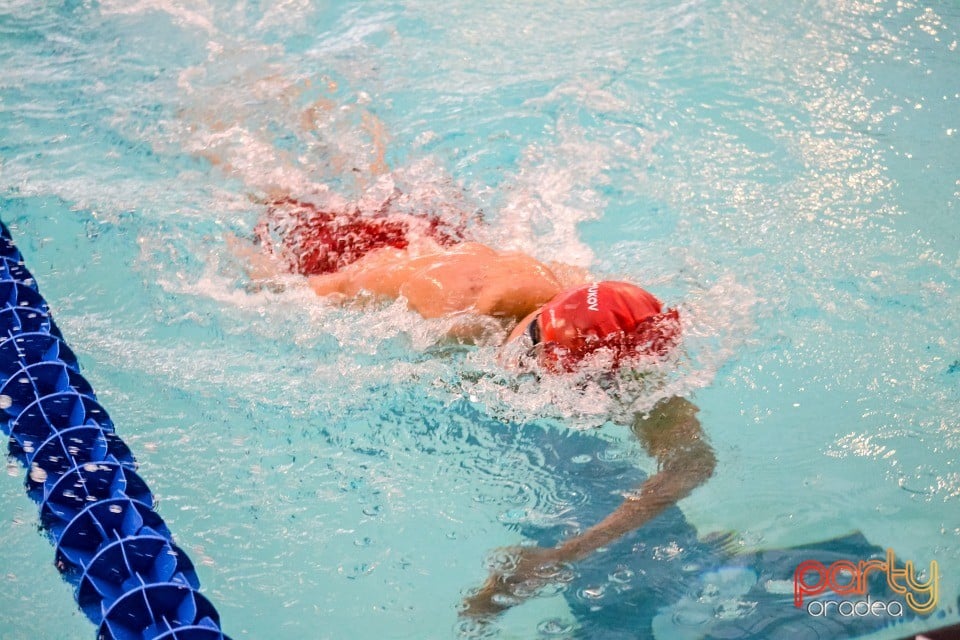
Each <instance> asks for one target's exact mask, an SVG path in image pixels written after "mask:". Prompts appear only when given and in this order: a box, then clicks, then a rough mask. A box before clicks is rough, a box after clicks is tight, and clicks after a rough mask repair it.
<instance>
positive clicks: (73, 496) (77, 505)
mask: <svg viewBox="0 0 960 640" xmlns="http://www.w3.org/2000/svg"><path fill="white" fill-rule="evenodd" d="M0 428H2V430H3V432H4V433H5V434H6V435H7V436H9V451H10V454H11V455H12V456H14V457H15V458H17V459H18V460H19V461H20V462H21V463H22V464H23V465H24V466H25V467H26V469H27V473H26V479H25V484H26V488H27V493H28V495H30V497H32V498H33V499H34V500H35V501H36V502H38V503H39V505H40V522H41V524H42V525H43V527H44V528H45V529H46V530H47V532H48V534H49V535H50V537H51V538H52V540H53V543H54V545H55V546H56V556H55V557H56V566H57V568H58V569H59V570H60V571H61V573H62V574H63V576H64V578H65V579H66V580H68V581H69V582H71V583H72V584H73V585H74V586H75V587H76V598H77V603H78V604H79V605H80V608H81V609H82V610H83V612H84V613H85V614H86V615H87V617H89V618H90V620H92V621H93V623H94V624H96V625H98V630H97V638H98V640H229V638H227V636H225V635H224V633H223V631H222V630H221V629H220V616H219V614H218V613H217V610H216V609H215V608H214V606H213V605H212V604H211V603H210V601H209V600H207V598H205V597H204V596H203V595H201V594H200V592H199V587H200V581H199V580H198V579H197V574H196V571H195V570H194V567H193V563H192V562H191V561H190V558H188V557H187V554H186V553H184V552H183V550H182V549H180V548H179V547H178V546H176V545H175V544H174V542H173V537H172V535H171V533H170V530H169V529H168V528H167V525H166V524H165V523H164V521H163V519H162V518H161V517H160V515H159V514H158V513H157V512H156V511H154V505H155V501H154V498H153V494H152V493H151V492H150V489H149V487H148V486H147V484H146V482H144V480H143V478H141V477H140V476H139V475H138V474H137V471H136V469H137V464H136V460H135V459H134V457H133V454H132V453H131V451H130V449H129V448H128V447H127V445H126V444H124V442H123V440H121V439H120V438H119V436H117V434H116V433H115V430H114V425H113V421H112V420H111V419H110V416H109V415H108V414H107V411H106V409H104V408H103V407H102V406H100V403H99V402H97V397H96V395H95V394H94V392H93V388H92V387H91V386H90V383H88V382H87V380H86V379H85V378H84V377H83V375H82V374H81V373H80V365H79V364H78V363H77V358H76V356H75V355H74V354H73V352H72V351H71V350H70V348H69V347H68V346H67V344H66V343H65V342H64V340H63V334H62V333H61V332H60V330H59V329H58V328H57V325H56V324H55V323H54V321H53V318H52V317H51V316H50V310H49V307H48V306H47V303H46V301H45V300H44V299H43V297H42V296H41V295H40V291H39V288H38V287H37V283H36V281H35V280H34V278H33V276H32V275H31V274H30V272H29V271H28V270H27V268H26V266H24V263H23V256H22V255H21V254H20V251H19V250H18V249H17V247H16V245H15V244H14V243H13V240H12V238H11V236H10V231H9V230H8V229H7V227H6V225H4V224H3V223H2V222H0Z"/></svg>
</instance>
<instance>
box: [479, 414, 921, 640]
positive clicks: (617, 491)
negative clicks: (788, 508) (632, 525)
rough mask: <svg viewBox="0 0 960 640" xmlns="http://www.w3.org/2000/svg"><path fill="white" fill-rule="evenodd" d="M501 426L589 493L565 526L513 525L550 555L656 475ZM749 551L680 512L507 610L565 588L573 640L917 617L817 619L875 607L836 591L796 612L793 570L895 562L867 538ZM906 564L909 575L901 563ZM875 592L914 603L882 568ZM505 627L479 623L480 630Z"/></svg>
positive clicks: (814, 634)
mask: <svg viewBox="0 0 960 640" xmlns="http://www.w3.org/2000/svg"><path fill="white" fill-rule="evenodd" d="M478 417H479V416H478ZM492 428H495V429H497V439H498V441H499V442H500V443H501V444H503V445H504V446H505V447H520V448H523V449H535V450H536V451H537V453H538V455H539V456H542V464H543V466H544V468H546V469H548V470H549V471H550V473H551V476H552V477H555V478H558V482H561V483H562V484H563V486H564V491H565V492H568V493H570V494H571V495H573V494H577V495H583V496H588V498H587V499H585V500H582V501H581V503H579V504H576V505H573V506H572V507H569V508H566V509H565V510H564V512H563V516H562V517H561V518H550V516H549V514H547V515H545V516H541V517H538V518H537V519H536V521H533V519H532V518H521V519H519V522H518V523H517V524H513V525H510V526H512V527H513V528H515V530H517V531H518V533H521V534H522V535H523V536H524V538H526V539H527V540H528V541H530V542H532V543H535V544H536V545H537V546H538V547H541V548H552V547H554V546H556V545H557V544H559V543H561V542H562V541H563V540H565V539H568V538H569V537H570V534H571V532H570V528H571V522H576V523H578V524H579V525H580V526H581V527H586V526H590V525H591V524H592V523H594V522H596V521H599V520H601V519H603V518H604V517H605V516H607V515H608V514H610V513H611V512H612V511H614V510H615V509H616V508H617V506H618V505H619V504H620V503H621V502H622V500H623V496H624V495H625V494H627V493H628V492H630V491H632V490H633V489H634V488H635V487H637V486H639V485H640V484H641V483H642V482H643V481H644V480H645V479H646V477H647V476H646V474H645V473H644V472H643V471H641V470H640V469H638V468H637V465H636V464H635V461H633V460H631V459H629V458H627V457H625V456H623V455H622V453H620V452H619V451H617V450H616V445H611V444H610V443H608V442H606V441H604V440H603V439H601V438H598V437H596V435H593V434H591V433H589V432H581V431H574V430H568V431H563V430H558V429H556V428H541V427H539V426H529V425H528V426H520V425H513V424H498V425H496V426H494V427H492ZM611 447H613V449H611ZM738 546H739V545H738V543H737V541H736V539H735V536H732V535H728V534H716V535H707V536H701V535H699V534H698V532H697V531H696V530H695V529H694V527H693V526H692V525H691V524H690V523H689V522H687V520H686V518H685V517H684V515H683V512H682V511H681V510H680V508H678V507H677V506H670V507H668V508H667V509H666V510H664V511H663V512H662V513H661V514H660V515H658V516H656V517H654V518H653V519H651V520H650V521H648V522H647V523H646V524H645V525H643V526H642V527H640V528H638V529H636V530H633V531H631V532H629V533H627V534H625V535H624V536H623V537H622V538H620V539H619V540H616V541H615V542H613V543H611V544H609V545H607V546H605V547H604V548H603V549H602V550H600V551H597V552H595V553H593V554H591V555H590V556H588V557H586V558H584V559H582V560H579V561H576V562H574V563H572V564H570V565H565V566H561V567H559V568H558V567H553V568H552V569H549V570H548V572H551V573H552V575H553V576H554V580H553V584H552V585H551V584H549V583H550V581H549V580H544V581H543V582H542V583H541V584H539V585H527V586H526V589H527V591H526V592H525V593H521V595H520V597H518V598H516V599H515V600H513V601H510V598H509V597H508V598H507V599H506V601H504V602H505V604H504V606H503V610H506V609H507V608H509V607H510V606H512V605H513V606H523V605H522V601H523V600H524V599H525V598H526V597H528V596H530V597H536V596H537V592H538V591H539V590H542V589H544V588H545V587H546V589H545V591H544V592H543V593H544V594H545V595H550V594H555V593H556V592H557V590H558V589H559V590H560V591H561V592H562V594H563V597H564V599H565V601H566V604H567V606H568V607H569V610H570V612H571V613H572V615H573V616H574V618H575V622H574V623H573V624H572V627H573V629H571V631H570V633H572V634H573V635H572V636H567V637H576V638H584V639H589V640H644V639H653V638H657V639H659V640H694V639H720V638H724V639H737V640H778V639H781V638H782V639H787V640H821V639H842V638H856V637H860V636H863V635H866V634H869V633H872V632H875V631H878V630H880V629H883V628H887V627H891V626H894V625H896V624H898V623H900V622H904V621H907V620H912V619H916V618H917V617H918V616H917V615H916V614H914V613H913V611H912V610H911V609H910V608H909V607H908V606H906V605H903V606H902V607H901V611H902V616H892V615H866V616H850V615H840V614H839V613H838V612H837V610H836V605H835V604H834V606H833V607H830V608H829V609H828V611H827V612H826V614H825V615H814V614H816V613H818V611H819V610H814V611H813V614H811V613H810V612H809V611H808V605H809V603H810V601H811V600H816V601H818V602H826V601H833V602H834V603H838V602H842V601H850V600H853V601H856V600H864V599H865V598H866V596H847V597H839V596H836V595H835V594H833V593H829V592H824V593H822V594H819V595H817V596H816V597H813V598H807V599H805V600H804V602H803V606H802V607H799V608H798V607H796V606H795V605H794V573H795V571H796V570H797V567H798V566H799V565H800V564H801V563H804V562H808V561H817V562H820V563H822V564H823V565H824V566H825V567H830V566H831V565H832V564H833V563H835V562H838V561H846V562H850V563H852V564H853V565H854V566H856V565H858V563H859V562H860V561H862V560H871V559H876V560H885V559H886V554H887V550H886V549H884V548H881V547H879V546H877V545H874V544H871V543H870V542H869V541H868V540H867V539H866V538H865V537H864V536H863V535H862V534H861V533H859V532H855V533H851V534H848V535H845V536H842V537H838V538H834V539H830V540H824V541H819V542H815V543H811V544H805V545H801V546H796V547H790V548H786V549H772V550H760V551H750V552H742V551H740V550H739V549H738ZM897 565H898V567H899V568H901V569H902V568H903V565H902V564H901V563H900V562H899V561H898V562H897ZM558 576H559V578H558ZM866 592H867V593H868V594H869V598H870V601H871V602H878V601H883V602H893V601H897V602H901V603H902V602H903V599H902V597H901V596H898V594H896V593H894V591H893V590H892V589H891V588H890V587H889V585H888V584H887V581H886V574H885V573H883V572H881V571H876V572H873V573H870V574H869V575H867V577H866ZM473 593H475V591H474V592H473ZM531 594H532V595H531ZM469 597H470V594H468V600H469ZM814 609H816V608H815V607H814ZM894 613H897V612H896V611H894ZM494 619H495V618H494V616H489V615H488V616H480V617H476V621H478V622H479V623H480V624H489V623H492V622H493V621H494Z"/></svg>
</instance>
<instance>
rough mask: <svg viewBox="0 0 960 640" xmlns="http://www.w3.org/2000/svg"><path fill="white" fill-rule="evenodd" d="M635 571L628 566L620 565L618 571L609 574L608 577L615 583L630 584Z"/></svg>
mask: <svg viewBox="0 0 960 640" xmlns="http://www.w3.org/2000/svg"><path fill="white" fill-rule="evenodd" d="M634 575H635V574H634V572H633V571H632V570H631V569H628V568H627V567H618V568H617V570H616V571H614V572H613V573H611V574H610V575H609V576H607V579H608V580H610V582H612V583H614V584H621V585H622V584H628V583H629V582H630V581H631V580H633V578H634Z"/></svg>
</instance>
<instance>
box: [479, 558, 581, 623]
mask: <svg viewBox="0 0 960 640" xmlns="http://www.w3.org/2000/svg"><path fill="white" fill-rule="evenodd" d="M507 553H508V554H509V556H510V559H511V560H510V561H508V562H507V563H506V564H507V567H504V568H498V569H494V570H493V572H492V573H491V574H490V577H489V578H487V581H486V582H485V583H484V584H483V586H482V587H480V589H479V590H477V592H476V593H474V594H473V595H471V596H470V597H468V598H466V599H465V600H464V602H463V609H462V610H461V615H463V616H467V617H470V618H491V617H493V616H496V615H498V614H500V613H502V612H503V611H506V610H507V609H509V608H510V607H512V606H514V605H517V604H520V603H521V602H523V601H524V600H526V599H527V598H529V597H531V596H533V595H535V594H536V592H537V591H538V590H539V589H540V588H541V587H543V586H545V585H547V584H549V583H551V582H554V581H556V580H557V579H558V577H559V576H560V574H561V566H560V563H561V561H562V558H561V552H560V550H559V549H544V548H543V547H514V548H510V549H508V550H507Z"/></svg>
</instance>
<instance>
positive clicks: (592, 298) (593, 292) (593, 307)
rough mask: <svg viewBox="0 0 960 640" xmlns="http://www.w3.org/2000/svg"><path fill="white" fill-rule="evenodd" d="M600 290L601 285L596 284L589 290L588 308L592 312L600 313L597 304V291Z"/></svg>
mask: <svg viewBox="0 0 960 640" xmlns="http://www.w3.org/2000/svg"><path fill="white" fill-rule="evenodd" d="M599 288H600V285H599V284H598V283H596V282H594V283H593V284H592V285H590V286H589V287H588V288H587V308H588V309H590V311H599V306H598V302H597V291H598V290H599Z"/></svg>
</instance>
